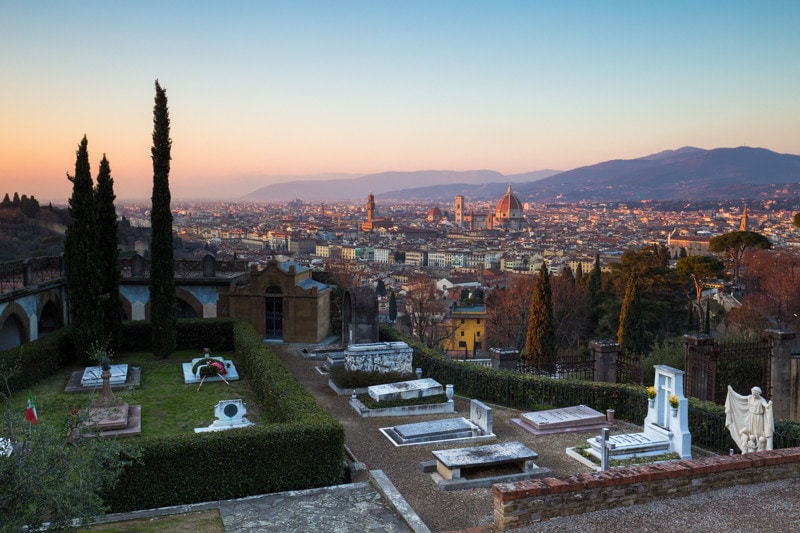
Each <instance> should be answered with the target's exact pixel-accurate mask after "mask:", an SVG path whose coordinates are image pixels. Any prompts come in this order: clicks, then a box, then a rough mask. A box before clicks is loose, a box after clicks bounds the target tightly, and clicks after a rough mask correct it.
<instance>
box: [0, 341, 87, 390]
mask: <svg viewBox="0 0 800 533" xmlns="http://www.w3.org/2000/svg"><path fill="white" fill-rule="evenodd" d="M74 361H75V348H74V343H73V342H72V332H71V331H70V330H69V329H67V328H62V329H60V330H58V331H54V332H53V333H50V334H48V335H45V336H44V337H41V338H39V339H37V340H35V341H33V342H27V343H25V344H23V345H21V346H17V347H16V348H11V349H9V350H4V351H2V352H0V369H13V368H14V367H16V366H19V369H20V372H19V373H18V374H17V375H15V376H14V377H12V378H11V379H9V381H8V386H9V387H10V388H11V393H12V394H14V393H15V392H19V391H21V390H24V389H26V388H28V387H30V386H31V385H35V384H36V383H39V382H40V381H42V380H44V379H47V378H49V377H50V376H52V375H53V374H55V373H56V372H58V371H59V370H60V369H61V367H63V366H65V365H67V364H70V363H72V362H74ZM3 392H6V391H3Z"/></svg>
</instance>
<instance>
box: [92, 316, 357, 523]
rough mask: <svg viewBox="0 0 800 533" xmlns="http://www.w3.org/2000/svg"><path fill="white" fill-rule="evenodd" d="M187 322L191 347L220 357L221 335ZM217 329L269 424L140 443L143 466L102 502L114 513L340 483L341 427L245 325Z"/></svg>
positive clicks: (131, 468) (204, 322) (132, 470)
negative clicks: (226, 340) (213, 351)
mask: <svg viewBox="0 0 800 533" xmlns="http://www.w3.org/2000/svg"><path fill="white" fill-rule="evenodd" d="M189 322H190V323H192V327H194V326H196V327H198V328H202V331H198V332H195V333H194V334H193V335H195V336H194V337H192V336H191V335H189V334H188V332H187V333H186V338H192V339H193V340H192V341H191V345H192V346H198V345H201V346H209V347H214V349H216V350H222V349H225V348H224V346H225V345H224V344H219V345H218V344H214V342H211V341H209V338H217V336H218V335H219V333H220V331H218V330H216V329H215V328H214V327H209V326H210V324H209V322H210V321H209V320H201V321H189ZM214 322H217V321H214ZM219 322H220V323H223V324H225V327H226V328H227V332H226V333H225V335H222V336H220V337H219V338H228V337H229V338H230V339H231V344H232V346H233V350H234V351H235V352H236V356H237V360H238V361H240V366H241V368H240V372H241V374H242V375H243V377H245V378H247V379H248V380H249V381H250V386H251V388H252V389H253V391H254V392H255V394H256V397H257V398H258V400H259V403H260V407H261V411H262V419H264V420H271V421H273V422H270V423H264V424H262V425H258V426H252V427H249V428H243V429H238V430H235V431H220V432H212V433H201V434H195V435H181V436H176V437H159V438H146V439H139V440H138V441H137V442H136V444H137V445H139V446H141V448H142V458H141V460H140V461H139V462H138V463H135V464H133V465H131V466H129V467H128V468H127V469H126V471H125V472H124V473H123V474H122V476H121V478H120V481H119V482H118V483H117V485H116V487H114V489H113V491H110V492H109V493H107V494H105V495H104V496H103V499H104V501H105V502H106V504H107V505H108V506H109V508H110V510H111V511H112V512H121V511H130V510H135V509H149V508H154V507H164V506H171V505H181V504H188V503H196V502H202V501H211V500H219V499H229V498H240V497H244V496H250V495H255V494H265V493H271V492H281V491H286V490H301V489H308V488H313V487H323V486H328V485H335V484H338V483H342V482H343V481H344V475H345V473H344V460H345V454H344V428H343V427H342V425H341V424H340V423H339V422H338V421H337V420H336V419H334V418H332V417H331V416H330V415H329V414H328V413H327V412H326V411H325V410H324V409H322V407H320V406H319V404H318V403H317V402H316V400H315V399H314V397H313V396H311V395H310V394H309V393H308V391H306V389H305V388H304V387H303V386H302V385H301V384H300V383H299V382H298V381H297V380H296V379H295V377H294V376H293V375H292V374H291V373H290V372H289V371H288V370H286V368H285V367H284V366H283V365H282V364H281V362H280V360H279V359H278V358H277V357H276V356H275V354H274V353H273V352H272V351H271V350H269V348H267V347H266V346H265V345H264V343H263V341H262V340H261V338H260V337H259V336H258V334H257V333H256V331H255V330H254V329H253V327H252V326H251V325H250V324H249V323H246V322H239V321H233V320H220V321H219ZM187 327H188V326H187ZM223 329H224V328H223ZM209 335H210V336H211V337H209ZM179 337H180V334H179Z"/></svg>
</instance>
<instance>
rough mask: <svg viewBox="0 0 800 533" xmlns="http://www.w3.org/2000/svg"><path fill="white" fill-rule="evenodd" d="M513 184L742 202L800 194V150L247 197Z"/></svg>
mask: <svg viewBox="0 0 800 533" xmlns="http://www.w3.org/2000/svg"><path fill="white" fill-rule="evenodd" d="M508 185H511V186H512V188H513V190H514V193H515V194H516V195H517V196H518V197H519V199H520V200H522V201H523V202H527V201H534V202H547V201H563V202H577V201H637V200H646V199H650V200H670V199H671V200H696V201H700V200H738V199H744V200H749V199H759V198H760V199H764V198H771V197H778V196H783V197H785V196H787V195H800V156H797V155H790V154H779V153H776V152H773V151H771V150H766V149H764V148H750V147H744V146H742V147H739V148H716V149H713V150H704V149H701V148H694V147H684V148H681V149H679V150H666V151H664V152H659V153H657V154H652V155H648V156H644V157H640V158H637V159H627V160H622V159H620V160H613V161H605V162H603V163H597V164H595V165H591V166H586V167H581V168H576V169H574V170H569V171H567V172H560V171H556V170H541V171H536V172H529V173H525V174H515V175H503V174H500V173H499V172H495V171H492V170H473V171H467V172H456V171H448V170H427V171H417V172H382V173H379V174H370V175H367V176H360V177H356V178H349V179H333V180H304V181H290V182H285V183H278V184H274V185H268V186H266V187H262V188H260V189H258V190H257V191H254V192H252V193H250V194H248V195H247V196H246V197H245V198H246V199H248V200H263V201H287V200H293V199H295V198H300V199H302V200H304V201H308V202H317V201H342V200H357V199H359V198H366V196H367V194H369V193H370V192H372V193H373V194H375V196H376V198H378V199H383V200H399V201H402V200H407V201H411V200H416V201H420V200H429V201H431V202H442V201H452V199H453V198H454V197H455V196H456V195H458V194H461V195H464V196H465V197H467V198H468V199H469V200H470V201H480V200H493V199H497V198H499V197H500V196H502V195H503V194H504V193H505V191H506V189H507V187H508Z"/></svg>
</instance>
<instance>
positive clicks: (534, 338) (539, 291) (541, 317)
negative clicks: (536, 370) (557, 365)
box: [525, 262, 556, 364]
mask: <svg viewBox="0 0 800 533" xmlns="http://www.w3.org/2000/svg"><path fill="white" fill-rule="evenodd" d="M552 298H553V296H552V292H551V289H550V272H549V271H548V269H547V263H545V262H542V268H540V269H539V275H538V277H537V278H536V285H535V286H534V289H533V301H532V302H531V309H530V312H529V317H530V318H529V322H528V334H527V337H526V339H525V360H526V362H527V363H528V364H534V363H535V362H536V361H541V360H542V359H544V358H547V357H551V356H553V355H555V347H556V336H555V329H554V327H553V300H552Z"/></svg>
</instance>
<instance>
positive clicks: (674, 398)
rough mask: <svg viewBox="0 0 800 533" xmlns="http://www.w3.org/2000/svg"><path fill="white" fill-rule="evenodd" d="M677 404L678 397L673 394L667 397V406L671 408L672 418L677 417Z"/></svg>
mask: <svg viewBox="0 0 800 533" xmlns="http://www.w3.org/2000/svg"><path fill="white" fill-rule="evenodd" d="M679 403H680V402H679V400H678V397H677V396H676V395H675V394H671V395H670V397H669V406H670V407H672V416H677V415H678V405H679Z"/></svg>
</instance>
